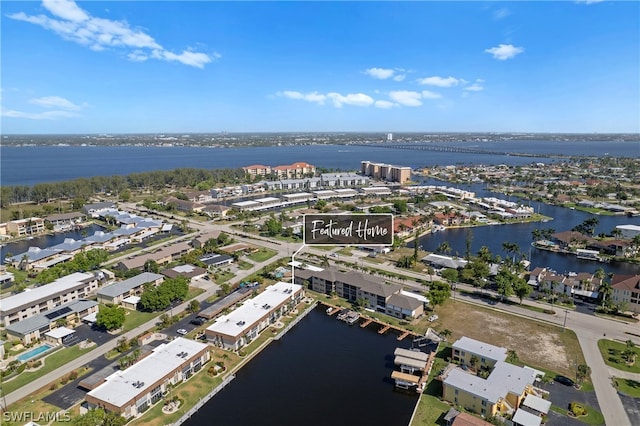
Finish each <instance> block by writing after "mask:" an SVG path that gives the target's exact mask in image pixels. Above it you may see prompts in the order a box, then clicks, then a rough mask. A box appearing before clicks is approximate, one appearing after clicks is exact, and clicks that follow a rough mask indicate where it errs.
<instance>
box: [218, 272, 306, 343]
mask: <svg viewBox="0 0 640 426" xmlns="http://www.w3.org/2000/svg"><path fill="white" fill-rule="evenodd" d="M301 289H302V286H301V285H298V284H290V283H285V282H282V281H279V282H277V283H275V284H273V285H270V286H269V287H267V288H266V289H265V290H264V291H263V292H262V293H260V294H258V295H257V296H256V297H254V298H253V299H249V300H246V301H245V302H244V303H243V304H242V306H240V307H239V308H237V309H236V310H234V311H232V312H231V313H229V314H227V315H223V316H221V317H219V318H218V319H217V320H216V322H214V323H213V324H212V325H211V326H209V327H207V330H209V331H212V332H214V333H220V334H225V335H227V336H234V337H238V336H240V335H241V334H244V333H246V332H247V330H249V329H251V328H252V327H254V324H255V323H256V322H257V321H259V320H260V319H261V318H263V317H264V316H265V315H267V314H268V313H270V312H271V311H272V310H273V309H274V308H275V307H276V306H279V305H280V304H282V303H283V302H285V301H286V300H287V299H290V298H291V296H292V295H293V294H295V293H297V292H299V291H300V290H301ZM289 290H293V291H292V292H289Z"/></svg>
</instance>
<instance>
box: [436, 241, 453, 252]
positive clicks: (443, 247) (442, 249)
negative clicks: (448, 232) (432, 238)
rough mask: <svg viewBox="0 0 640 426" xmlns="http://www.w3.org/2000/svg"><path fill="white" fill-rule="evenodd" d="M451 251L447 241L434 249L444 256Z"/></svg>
mask: <svg viewBox="0 0 640 426" xmlns="http://www.w3.org/2000/svg"><path fill="white" fill-rule="evenodd" d="M451 250H452V248H451V244H449V242H448V241H443V242H441V243H440V245H438V248H436V251H437V252H440V253H445V254H449V253H451Z"/></svg>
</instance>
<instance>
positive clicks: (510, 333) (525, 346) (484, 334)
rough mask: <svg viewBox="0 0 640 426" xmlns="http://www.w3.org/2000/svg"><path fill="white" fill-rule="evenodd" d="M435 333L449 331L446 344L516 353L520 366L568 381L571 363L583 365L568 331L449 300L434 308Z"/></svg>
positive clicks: (573, 335)
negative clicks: (471, 343)
mask: <svg viewBox="0 0 640 426" xmlns="http://www.w3.org/2000/svg"><path fill="white" fill-rule="evenodd" d="M436 313H437V314H438V315H439V317H440V318H439V319H438V320H437V321H435V322H434V323H433V324H432V326H433V327H434V328H435V329H436V330H443V329H445V328H446V329H449V330H451V332H452V335H451V337H450V338H449V341H451V342H454V341H455V340H457V339H458V338H460V337H462V336H467V337H471V338H473V339H476V340H481V341H484V342H487V343H490V344H492V345H497V346H502V347H505V348H507V349H512V350H514V351H516V353H517V354H518V357H519V358H520V360H522V362H524V363H526V364H528V365H530V366H532V367H536V366H537V367H542V368H545V369H548V370H552V371H555V372H557V373H562V374H565V375H569V377H572V376H573V375H575V363H576V360H577V362H578V364H581V363H584V357H583V355H582V350H581V349H580V344H579V343H578V339H577V338H576V336H575V334H574V333H573V332H572V331H570V330H565V331H563V330H562V328H560V327H557V326H554V325H549V324H544V323H541V322H538V321H534V320H529V319H526V318H521V317H518V316H514V315H508V314H505V313H502V312H499V311H495V310H492V309H487V308H483V307H480V306H476V305H471V304H468V303H464V302H459V301H454V300H449V301H448V302H447V303H446V304H445V305H444V306H441V307H438V309H437V310H436Z"/></svg>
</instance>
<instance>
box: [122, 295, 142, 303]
mask: <svg viewBox="0 0 640 426" xmlns="http://www.w3.org/2000/svg"><path fill="white" fill-rule="evenodd" d="M139 301H140V297H139V296H129V297H127V298H126V299H122V302H123V303H130V304H132V305H135V304H136V303H138V302H139Z"/></svg>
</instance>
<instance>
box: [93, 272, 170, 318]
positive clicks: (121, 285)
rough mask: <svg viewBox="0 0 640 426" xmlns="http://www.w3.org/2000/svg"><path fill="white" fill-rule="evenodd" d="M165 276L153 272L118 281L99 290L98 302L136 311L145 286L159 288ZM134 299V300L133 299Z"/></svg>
mask: <svg viewBox="0 0 640 426" xmlns="http://www.w3.org/2000/svg"><path fill="white" fill-rule="evenodd" d="M162 281H164V276H162V275H160V274H154V273H152V272H143V273H141V274H138V275H136V276H135V277H131V278H129V279H126V280H124V281H118V282H116V283H113V284H111V285H108V286H104V287H102V288H101V289H100V290H98V302H100V303H104V304H112V305H120V304H122V305H123V306H124V307H125V308H129V309H133V310H135V309H136V308H137V303H138V302H139V301H140V295H141V294H142V292H143V291H144V289H145V286H149V285H152V286H158V285H160V283H162ZM132 298H133V299H132Z"/></svg>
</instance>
